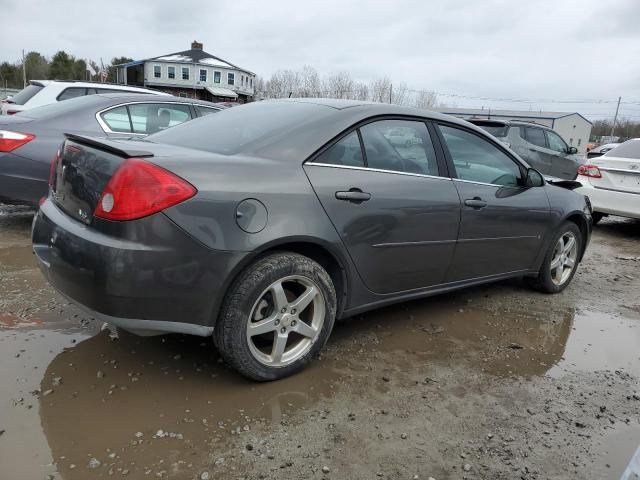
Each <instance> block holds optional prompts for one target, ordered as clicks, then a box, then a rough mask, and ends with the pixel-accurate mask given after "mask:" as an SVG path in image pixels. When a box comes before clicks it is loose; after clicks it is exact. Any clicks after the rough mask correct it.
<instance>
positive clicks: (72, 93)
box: [58, 87, 87, 102]
mask: <svg viewBox="0 0 640 480" xmlns="http://www.w3.org/2000/svg"><path fill="white" fill-rule="evenodd" d="M86 94H87V89H86V88H84V87H82V88H81V87H69V88H65V89H64V90H63V91H62V93H61V94H60V95H58V101H59V102H61V101H63V100H69V99H70V98H76V97H82V96H84V95H86Z"/></svg>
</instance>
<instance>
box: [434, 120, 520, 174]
mask: <svg viewBox="0 0 640 480" xmlns="http://www.w3.org/2000/svg"><path fill="white" fill-rule="evenodd" d="M440 131H441V132H442V136H443V137H444V140H445V143H446V146H447V148H448V150H449V154H450V156H451V160H452V161H453V165H454V167H455V169H456V174H457V176H458V178H459V179H461V180H468V181H470V182H478V183H490V184H492V185H504V186H517V185H519V184H520V182H521V179H522V173H521V171H520V168H519V167H518V165H517V164H516V162H515V161H514V160H512V159H511V158H510V157H509V156H507V154H506V153H504V152H503V151H501V150H500V149H498V147H496V146H495V145H493V144H491V143H489V142H488V141H487V140H485V139H483V138H480V137H479V136H477V135H474V134H473V133H469V132H467V131H464V130H460V129H458V128H453V127H448V126H445V125H440Z"/></svg>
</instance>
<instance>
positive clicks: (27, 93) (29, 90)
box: [11, 84, 44, 105]
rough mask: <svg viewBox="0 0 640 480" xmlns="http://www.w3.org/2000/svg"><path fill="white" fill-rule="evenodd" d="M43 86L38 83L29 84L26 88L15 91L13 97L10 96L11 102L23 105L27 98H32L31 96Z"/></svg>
mask: <svg viewBox="0 0 640 480" xmlns="http://www.w3.org/2000/svg"><path fill="white" fill-rule="evenodd" d="M43 88H44V87H41V86H40V85H33V84H32V85H29V86H28V87H26V88H23V89H22V90H20V91H19V92H18V93H16V94H15V95H14V96H13V97H11V103H15V104H16V105H24V104H25V103H27V102H28V101H29V100H31V99H32V98H33V96H34V95H35V94H36V93H38V92H39V91H40V90H42V89H43Z"/></svg>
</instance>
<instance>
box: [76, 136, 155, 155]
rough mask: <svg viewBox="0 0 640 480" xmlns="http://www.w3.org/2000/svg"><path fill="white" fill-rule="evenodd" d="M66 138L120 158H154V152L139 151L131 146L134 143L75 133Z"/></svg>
mask: <svg viewBox="0 0 640 480" xmlns="http://www.w3.org/2000/svg"><path fill="white" fill-rule="evenodd" d="M64 136H65V137H66V138H68V139H69V140H73V141H74V142H78V143H81V144H83V145H87V146H89V147H94V148H98V149H100V150H104V151H106V152H109V153H114V154H116V155H118V156H120V157H125V158H131V157H137V158H140V157H143V158H144V157H153V152H149V151H147V150H138V149H137V148H133V147H134V145H131V143H133V142H126V141H125V142H121V141H118V140H109V139H106V138H97V137H89V136H86V135H76V134H75V133H65V134H64Z"/></svg>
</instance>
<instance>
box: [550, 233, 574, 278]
mask: <svg viewBox="0 0 640 480" xmlns="http://www.w3.org/2000/svg"><path fill="white" fill-rule="evenodd" d="M577 258H578V242H577V239H576V236H575V235H574V234H573V232H566V233H565V234H564V235H562V236H561V237H560V238H559V239H558V242H557V243H556V246H555V248H554V250H553V256H552V259H551V264H550V266H549V270H550V271H551V281H552V282H553V283H554V284H555V285H557V286H560V285H563V284H564V283H565V282H566V281H567V280H568V279H569V277H570V276H571V272H573V270H574V268H575V267H576V263H577Z"/></svg>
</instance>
